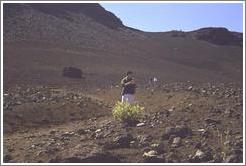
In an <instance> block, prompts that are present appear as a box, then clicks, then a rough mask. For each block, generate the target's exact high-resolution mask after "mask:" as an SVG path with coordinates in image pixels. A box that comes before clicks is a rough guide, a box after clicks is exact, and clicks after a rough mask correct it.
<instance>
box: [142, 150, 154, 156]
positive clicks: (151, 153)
mask: <svg viewBox="0 0 246 166" xmlns="http://www.w3.org/2000/svg"><path fill="white" fill-rule="evenodd" d="M154 156H157V152H156V151H154V150H151V151H149V152H144V154H143V157H154Z"/></svg>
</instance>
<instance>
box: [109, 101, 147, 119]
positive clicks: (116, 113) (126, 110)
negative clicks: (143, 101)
mask: <svg viewBox="0 0 246 166" xmlns="http://www.w3.org/2000/svg"><path fill="white" fill-rule="evenodd" d="M143 109H144V107H141V106H139V105H138V104H129V103H128V102H117V103H116V105H115V107H114V109H113V117H114V118H115V119H117V120H121V121H123V122H132V121H135V120H137V118H138V115H139V113H140V112H141V111H142V110H143Z"/></svg>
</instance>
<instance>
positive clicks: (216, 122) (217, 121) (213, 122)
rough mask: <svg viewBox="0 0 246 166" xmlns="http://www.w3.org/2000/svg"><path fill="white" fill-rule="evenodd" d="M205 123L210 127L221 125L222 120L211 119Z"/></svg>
mask: <svg viewBox="0 0 246 166" xmlns="http://www.w3.org/2000/svg"><path fill="white" fill-rule="evenodd" d="M205 122H206V124H208V125H210V124H220V123H221V121H220V120H214V119H210V118H207V119H205Z"/></svg>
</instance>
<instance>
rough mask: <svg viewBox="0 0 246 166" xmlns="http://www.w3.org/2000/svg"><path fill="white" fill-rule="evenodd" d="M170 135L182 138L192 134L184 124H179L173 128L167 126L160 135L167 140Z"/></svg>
mask: <svg viewBox="0 0 246 166" xmlns="http://www.w3.org/2000/svg"><path fill="white" fill-rule="evenodd" d="M171 135H174V136H177V137H181V138H184V137H187V136H190V135H192V130H191V129H190V128H188V127H187V126H185V125H179V126H176V127H175V128H173V127H167V128H166V130H165V132H164V134H163V135H162V139H164V140H167V139H169V137H170V136H171Z"/></svg>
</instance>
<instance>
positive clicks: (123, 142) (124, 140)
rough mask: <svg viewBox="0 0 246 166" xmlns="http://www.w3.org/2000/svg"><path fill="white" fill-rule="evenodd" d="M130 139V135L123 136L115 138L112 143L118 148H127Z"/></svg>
mask: <svg viewBox="0 0 246 166" xmlns="http://www.w3.org/2000/svg"><path fill="white" fill-rule="evenodd" d="M132 139H133V137H132V135H131V134H124V135H120V136H117V137H116V138H115V139H114V140H113V143H114V145H116V147H118V148H129V147H130V142H131V141H132Z"/></svg>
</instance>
